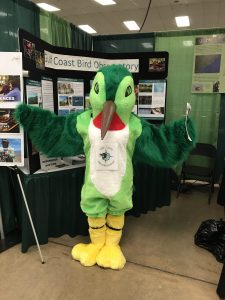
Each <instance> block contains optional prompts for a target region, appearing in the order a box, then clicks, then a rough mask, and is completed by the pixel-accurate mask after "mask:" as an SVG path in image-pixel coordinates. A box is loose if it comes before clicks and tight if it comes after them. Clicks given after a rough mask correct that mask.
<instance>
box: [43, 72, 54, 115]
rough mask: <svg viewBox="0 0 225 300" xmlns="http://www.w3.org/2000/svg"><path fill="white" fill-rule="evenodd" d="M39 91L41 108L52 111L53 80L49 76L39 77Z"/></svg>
mask: <svg viewBox="0 0 225 300" xmlns="http://www.w3.org/2000/svg"><path fill="white" fill-rule="evenodd" d="M41 92H42V102H43V109H48V110H50V111H52V112H54V95H53V80H52V79H51V78H49V77H42V78H41Z"/></svg>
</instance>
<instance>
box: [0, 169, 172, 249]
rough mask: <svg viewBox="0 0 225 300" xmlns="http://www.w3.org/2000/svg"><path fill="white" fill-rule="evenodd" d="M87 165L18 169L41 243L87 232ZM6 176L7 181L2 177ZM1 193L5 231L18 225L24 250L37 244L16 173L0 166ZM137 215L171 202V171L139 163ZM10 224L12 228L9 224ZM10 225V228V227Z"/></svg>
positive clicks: (134, 213)
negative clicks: (82, 196)
mask: <svg viewBox="0 0 225 300" xmlns="http://www.w3.org/2000/svg"><path fill="white" fill-rule="evenodd" d="M84 171H85V169H84V167H81V168H76V169H68V170H61V171H56V172H51V173H42V174H33V175H26V174H24V173H23V172H22V171H19V173H20V177H21V181H22V184H23V188H24V191H25V194H26V198H27V202H28V205H29V208H30V212H31V215H32V218H33V222H34V226H35V229H36V232H37V236H38V239H39V242H40V244H45V243H47V242H48V237H59V236H61V235H63V234H68V235H69V236H71V237H74V236H76V235H86V234H88V225H87V219H86V216H85V215H84V214H83V212H82V211H81V209H80V193H81V187H82V185H83V181H84ZM2 179H4V180H2ZM0 193H1V194H0V195H1V205H2V208H3V209H2V210H3V223H4V230H5V232H6V233H7V232H9V231H10V228H11V227H12V226H13V225H14V226H15V224H11V221H10V220H11V219H12V220H13V222H15V218H16V219H17V222H18V224H19V226H20V227H21V232H22V248H21V250H22V252H26V251H27V250H28V248H29V246H31V245H34V244H35V239H34V236H33V232H32V230H31V225H30V222H29V219H28V215H27V211H26V209H25V205H24V203H23V199H22V194H21V190H20V188H19V183H18V180H17V177H16V173H15V172H14V171H12V170H10V169H7V168H4V167H2V168H0ZM133 204H134V206H133V208H132V210H130V211H129V212H128V214H132V215H134V216H139V215H140V214H141V213H147V211H149V210H155V209H156V208H157V207H162V206H165V205H169V204H170V170H169V169H161V168H152V167H149V166H146V165H142V164H138V165H135V166H134V194H133ZM8 226H9V227H8ZM7 227H8V228H7Z"/></svg>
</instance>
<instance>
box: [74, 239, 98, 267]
mask: <svg viewBox="0 0 225 300" xmlns="http://www.w3.org/2000/svg"><path fill="white" fill-rule="evenodd" d="M101 248H102V246H100V245H95V244H92V243H90V244H77V245H76V246H74V247H73V249H72V252H71V254H72V257H73V259H75V260H79V261H80V263H81V264H82V265H83V266H85V267H91V266H93V265H95V264H96V257H97V255H98V254H99V252H100V251H101Z"/></svg>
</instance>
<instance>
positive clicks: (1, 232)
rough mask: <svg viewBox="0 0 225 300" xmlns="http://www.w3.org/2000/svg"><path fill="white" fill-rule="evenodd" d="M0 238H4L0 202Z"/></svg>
mask: <svg viewBox="0 0 225 300" xmlns="http://www.w3.org/2000/svg"><path fill="white" fill-rule="evenodd" d="M0 238H1V240H4V239H5V234H4V229H3V222H2V210H1V204H0Z"/></svg>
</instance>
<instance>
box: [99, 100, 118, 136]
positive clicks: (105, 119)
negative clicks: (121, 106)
mask: <svg viewBox="0 0 225 300" xmlns="http://www.w3.org/2000/svg"><path fill="white" fill-rule="evenodd" d="M115 111H116V105H115V103H114V102H113V101H111V100H107V101H106V102H105V104H104V106H103V111H102V121H101V139H102V140H103V139H104V137H105V135H106V133H107V131H108V129H109V127H110V124H111V122H112V119H113V116H114V113H115Z"/></svg>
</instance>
